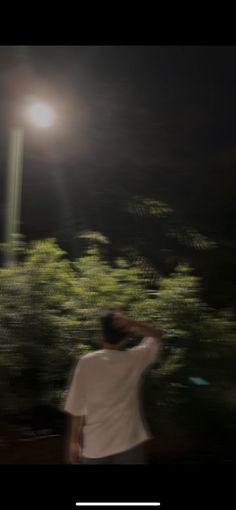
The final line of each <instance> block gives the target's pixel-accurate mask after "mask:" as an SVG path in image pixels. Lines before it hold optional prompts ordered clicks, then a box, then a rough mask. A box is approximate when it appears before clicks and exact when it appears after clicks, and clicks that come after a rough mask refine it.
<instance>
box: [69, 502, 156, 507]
mask: <svg viewBox="0 0 236 510" xmlns="http://www.w3.org/2000/svg"><path fill="white" fill-rule="evenodd" d="M160 504H161V503H107V502H106V503H76V506H143V507H145V506H160Z"/></svg>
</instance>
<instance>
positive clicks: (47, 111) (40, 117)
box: [29, 103, 55, 128]
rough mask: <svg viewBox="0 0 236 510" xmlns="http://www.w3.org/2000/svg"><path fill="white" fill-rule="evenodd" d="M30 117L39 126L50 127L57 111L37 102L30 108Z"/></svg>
mask: <svg viewBox="0 0 236 510" xmlns="http://www.w3.org/2000/svg"><path fill="white" fill-rule="evenodd" d="M29 119H30V121H31V122H32V123H33V124H35V125H36V126H38V127H41V128H47V127H50V126H51V125H52V124H53V123H54V121H55V113H54V111H53V110H52V108H50V106H48V105H47V104H44V103H35V104H33V105H31V106H30V108H29Z"/></svg>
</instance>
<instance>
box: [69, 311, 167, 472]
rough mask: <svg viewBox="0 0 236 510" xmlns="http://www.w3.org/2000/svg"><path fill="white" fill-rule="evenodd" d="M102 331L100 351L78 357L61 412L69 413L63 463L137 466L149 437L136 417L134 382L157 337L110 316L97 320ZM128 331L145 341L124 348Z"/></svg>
mask: <svg viewBox="0 0 236 510" xmlns="http://www.w3.org/2000/svg"><path fill="white" fill-rule="evenodd" d="M102 328H103V335H104V342H103V349H102V350H99V351H95V352H91V353H89V354H86V355H84V356H82V357H81V358H80V360H79V362H78V364H77V367H76V369H75V372H74V375H73V379H72V383H71V385H70V388H69V392H68V395H67V399H66V403H65V411H66V412H68V413H69V414H70V415H71V417H70V426H69V430H68V438H67V460H68V462H69V463H71V464H75V463H78V462H79V461H82V462H83V463H85V464H143V463H146V451H145V447H146V441H147V440H148V439H150V435H149V433H148V432H147V430H146V428H145V426H144V423H143V421H142V418H141V414H140V408H139V382H140V378H141V376H142V374H143V372H144V370H145V369H146V368H147V367H148V366H149V365H151V364H152V363H154V362H155V361H156V360H157V357H158V355H159V353H160V347H161V339H162V337H163V333H162V332H161V331H159V330H157V329H155V328H153V327H152V326H149V325H147V324H144V323H142V322H139V321H135V320H132V319H130V318H128V317H125V316H123V315H120V314H114V313H112V312H109V313H107V314H105V315H104V316H103V317H102ZM130 330H133V331H137V332H138V333H140V334H141V335H143V336H144V337H145V338H144V339H143V340H142V341H141V342H140V343H139V345H138V346H136V347H133V348H131V349H126V350H124V349H122V348H123V347H124V345H125V343H126V342H127V335H128V331H130ZM81 432H83V455H82V447H81V444H80V443H79V435H81Z"/></svg>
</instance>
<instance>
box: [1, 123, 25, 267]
mask: <svg viewBox="0 0 236 510" xmlns="http://www.w3.org/2000/svg"><path fill="white" fill-rule="evenodd" d="M23 146H24V133H23V129H21V128H15V129H12V131H11V133H10V142H9V154H8V169H7V170H8V171H7V197H6V198H7V202H6V218H5V265H6V266H7V267H9V266H13V265H15V263H16V248H17V245H18V239H19V232H20V209H21V190H22V167H23Z"/></svg>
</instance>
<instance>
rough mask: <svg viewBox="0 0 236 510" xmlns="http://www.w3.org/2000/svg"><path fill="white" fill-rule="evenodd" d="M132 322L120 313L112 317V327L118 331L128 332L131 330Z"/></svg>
mask: <svg viewBox="0 0 236 510" xmlns="http://www.w3.org/2000/svg"><path fill="white" fill-rule="evenodd" d="M133 322H134V321H133V320H132V319H130V318H129V317H126V315H122V314H120V313H116V314H115V316H114V325H115V326H116V327H117V328H119V329H123V330H126V331H129V330H130V329H131V328H132V325H133Z"/></svg>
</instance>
